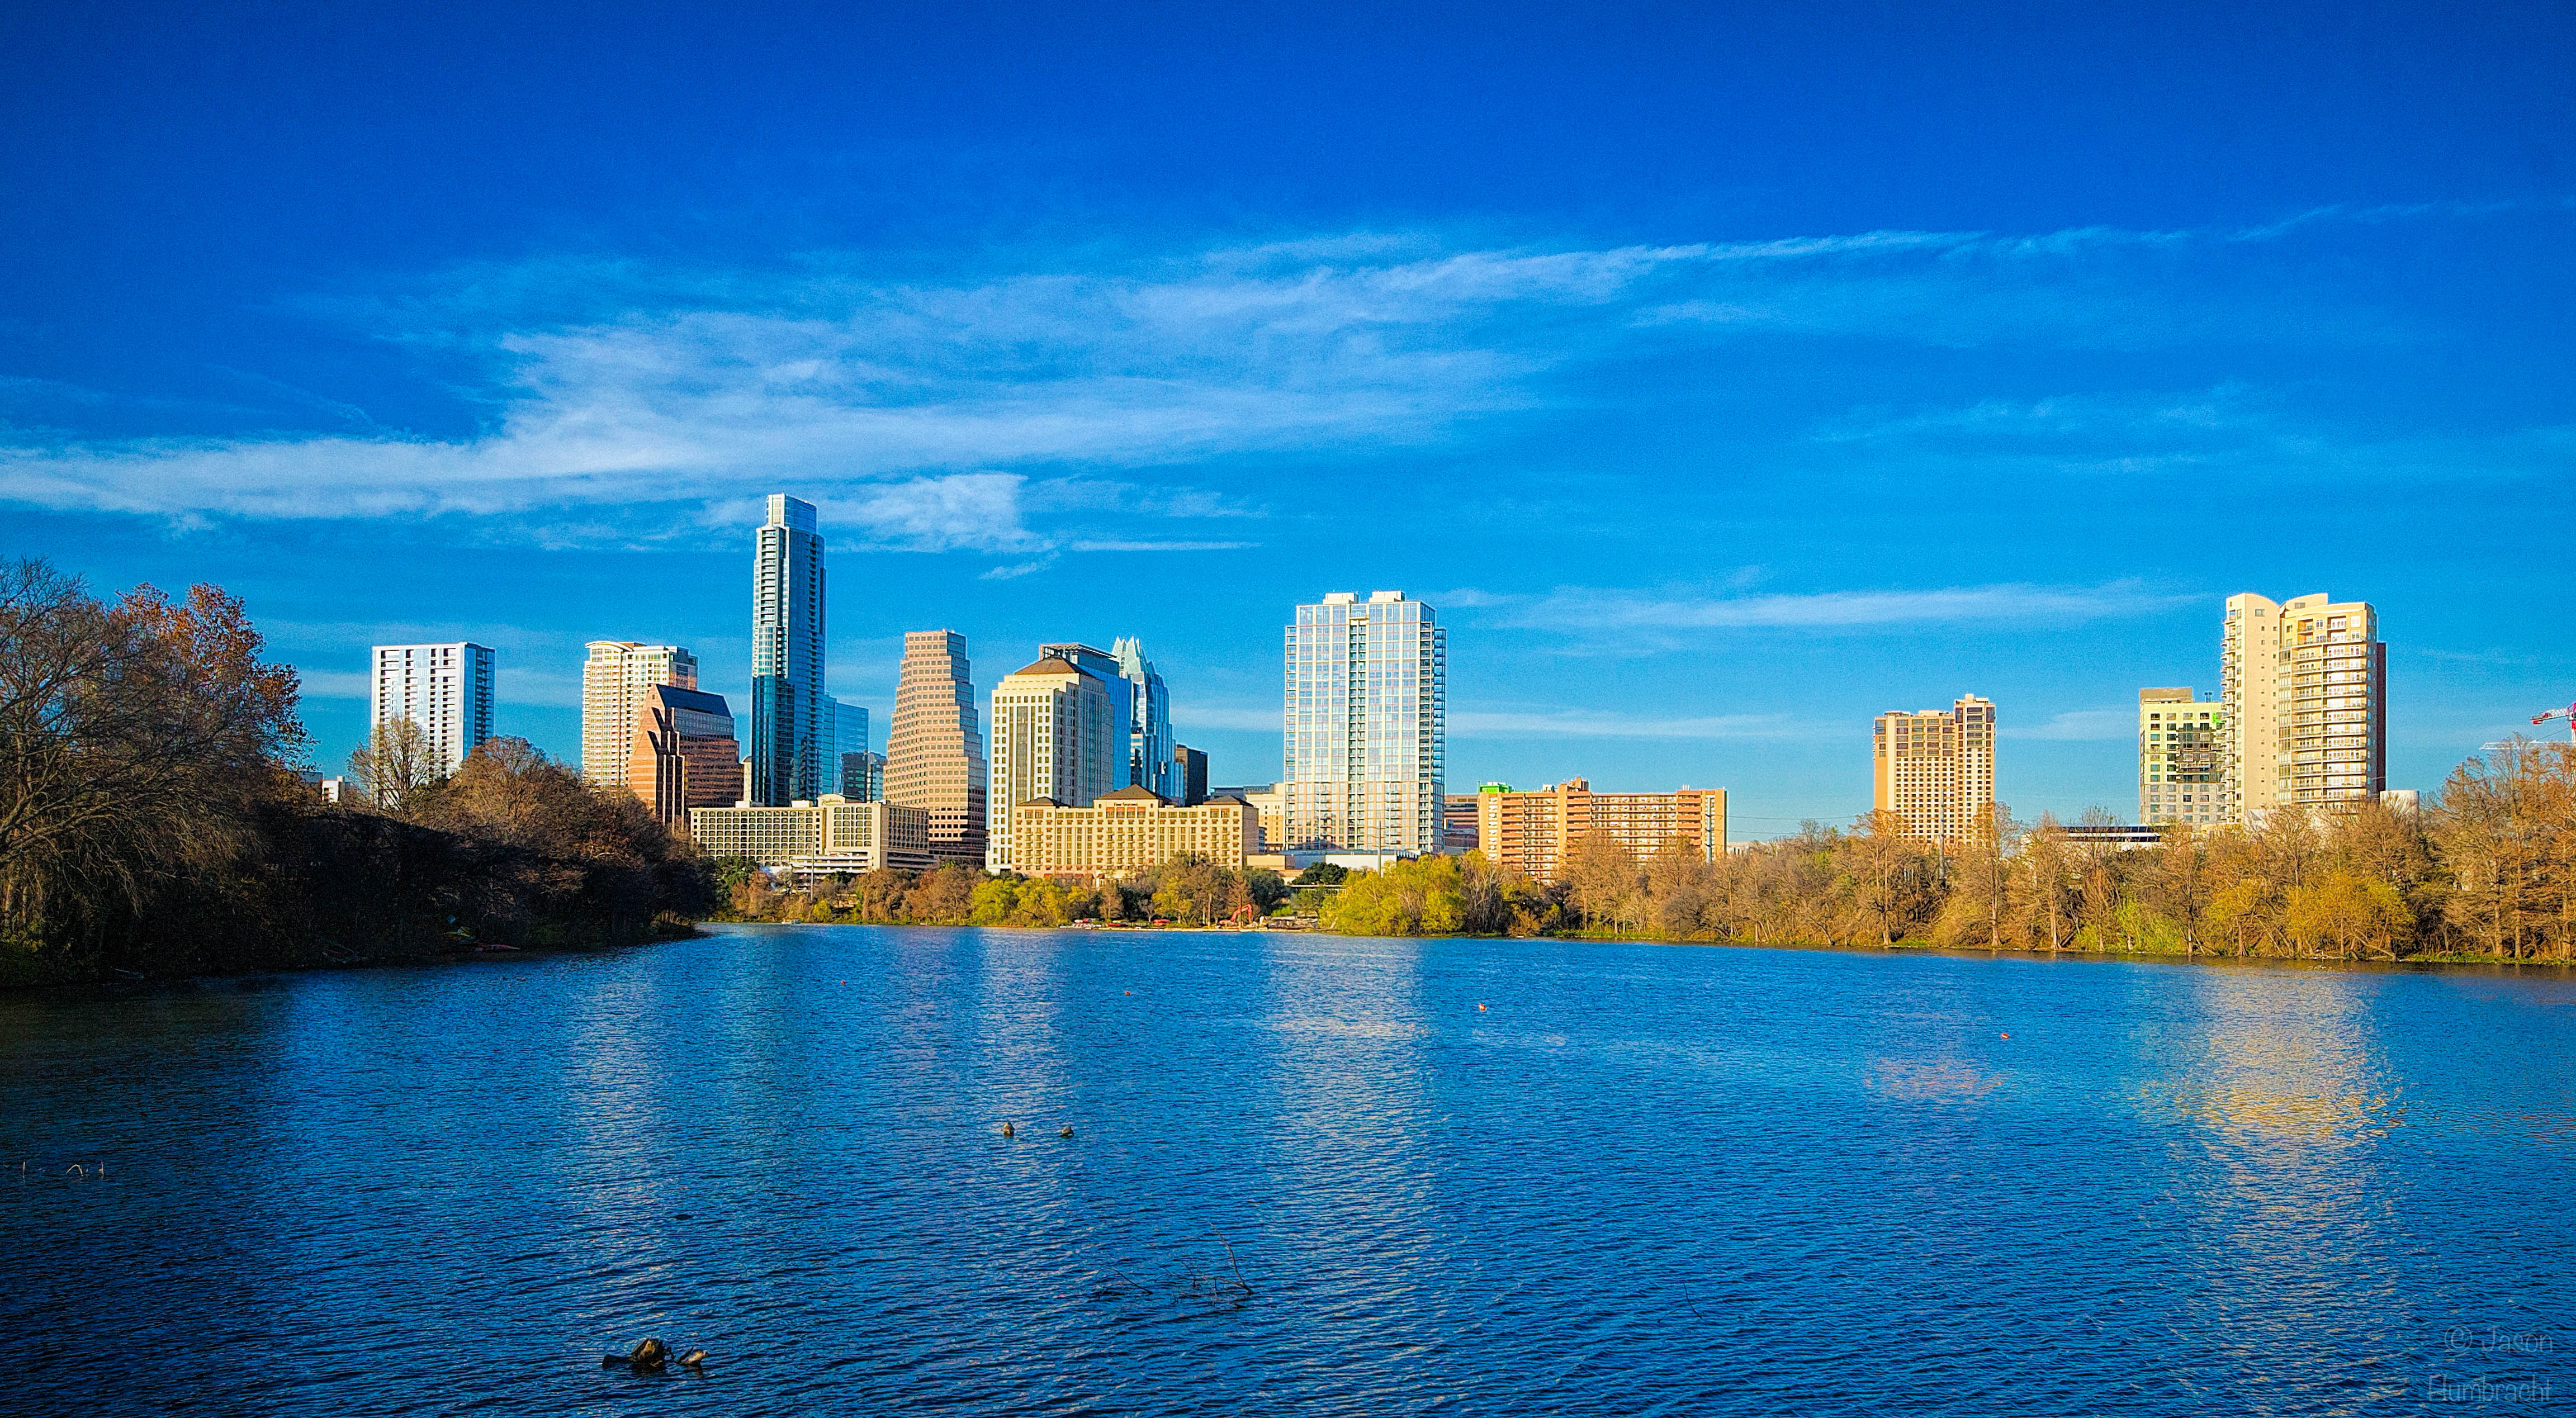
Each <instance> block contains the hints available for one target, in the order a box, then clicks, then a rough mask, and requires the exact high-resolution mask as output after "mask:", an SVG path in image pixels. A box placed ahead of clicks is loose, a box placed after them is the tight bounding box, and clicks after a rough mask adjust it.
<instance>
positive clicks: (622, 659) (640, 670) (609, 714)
mask: <svg viewBox="0 0 2576 1418" xmlns="http://www.w3.org/2000/svg"><path fill="white" fill-rule="evenodd" d="M589 648H590V658H589V659H588V660H585V661H583V662H582V666H581V776H582V777H584V778H586V779H588V780H589V781H591V782H592V783H594V784H597V785H598V786H600V787H603V788H605V787H621V788H622V787H625V786H627V776H628V774H627V760H628V758H629V756H630V754H631V753H632V752H633V749H634V744H635V716H636V715H637V714H640V713H642V712H643V709H644V700H645V697H646V696H647V695H649V694H651V693H652V692H653V686H655V685H657V684H668V685H677V686H678V687H680V688H682V689H695V688H697V687H698V659H697V657H696V656H695V655H692V654H690V653H689V652H688V651H686V650H683V649H681V648H680V647H679V646H677V645H644V644H639V643H637V642H635V641H633V640H593V641H592V642H590V647H589Z"/></svg>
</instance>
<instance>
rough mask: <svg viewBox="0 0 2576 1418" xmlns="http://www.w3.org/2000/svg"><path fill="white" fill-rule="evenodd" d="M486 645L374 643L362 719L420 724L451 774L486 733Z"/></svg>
mask: <svg viewBox="0 0 2576 1418" xmlns="http://www.w3.org/2000/svg"><path fill="white" fill-rule="evenodd" d="M494 663H495V661H494V656H493V654H492V647H491V646H489V645H477V644H475V643H473V642H472V641H470V640H461V641H456V642H453V643H449V644H441V645H378V646H376V647H375V674H374V676H373V678H372V679H370V680H369V682H368V684H367V722H368V723H369V724H370V725H383V724H388V723H391V722H393V721H394V720H396V719H408V720H410V721H411V722H413V723H415V724H417V725H419V726H420V731H421V736H422V737H423V738H425V739H427V740H428V741H429V748H430V751H431V752H432V753H434V754H436V755H437V756H438V761H439V764H440V767H441V769H442V770H443V771H445V772H448V773H453V772H455V771H456V770H457V769H459V768H461V767H463V766H464V765H465V760H466V758H467V756H468V755H470V754H472V753H473V752H474V750H475V749H477V748H480V747H482V746H483V743H484V741H485V740H487V739H489V738H491V737H492V671H493V666H494Z"/></svg>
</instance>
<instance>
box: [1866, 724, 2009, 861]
mask: <svg viewBox="0 0 2576 1418" xmlns="http://www.w3.org/2000/svg"><path fill="white" fill-rule="evenodd" d="M1871 758H1872V767H1873V770H1874V772H1873V779H1874V793H1873V801H1874V803H1875V805H1876V806H1877V808H1878V810H1879V811H1881V812H1892V813H1895V814H1896V815H1897V816H1899V817H1901V818H1903V819H1905V830H1906V831H1907V832H1908V833H1910V834H1911V835H1913V836H1916V837H1920V838H1923V839H1924V840H1926V841H1930V842H1940V843H1964V842H1969V841H1972V840H1974V835H1975V834H1976V833H1978V832H1980V831H1983V830H1985V829H1986V828H1987V826H1988V825H1989V824H1991V823H1992V822H1993V821H1994V812H1995V706H1994V702H1993V701H1992V700H1987V699H1981V698H1978V697H1977V696H1976V695H1973V694H1963V695H1960V696H1959V698H1958V699H1957V700H1956V701H1954V702H1953V703H1952V704H1951V705H1950V707H1949V709H1948V710H1947V711H1943V710H1940V709H1918V710H1916V711H1915V712H1913V713H1911V714H1907V713H1902V712H1898V713H1889V714H1881V715H1879V716H1878V724H1877V728H1876V731H1875V733H1874V735H1873V751H1872V755H1871Z"/></svg>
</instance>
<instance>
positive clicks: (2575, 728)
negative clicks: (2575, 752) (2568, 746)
mask: <svg viewBox="0 0 2576 1418" xmlns="http://www.w3.org/2000/svg"><path fill="white" fill-rule="evenodd" d="M2552 719H2564V720H2566V721H2567V739H2568V741H2569V742H2570V743H2576V704H2570V705H2568V706H2567V707H2566V708H2564V709H2552V710H2550V711H2549V712H2548V713H2546V714H2534V715H2532V716H2531V722H2533V723H2535V724H2546V723H2548V722H2549V721H2550V720H2552Z"/></svg>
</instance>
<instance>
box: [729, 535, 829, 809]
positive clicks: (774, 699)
mask: <svg viewBox="0 0 2576 1418" xmlns="http://www.w3.org/2000/svg"><path fill="white" fill-rule="evenodd" d="M756 546H757V550H756V551H755V553H754V555H753V558H752V571H751V800H752V801H753V802H754V803H756V804H760V805H762V806H767V807H783V806H785V805H786V804H788V803H790V802H793V801H795V800H796V799H799V798H806V799H812V798H817V797H820V796H822V795H823V794H824V793H827V792H830V791H832V790H833V789H834V788H835V787H837V786H839V779H840V763H839V761H838V759H839V752H840V744H839V740H840V725H839V722H838V719H837V717H836V716H837V711H838V706H837V705H835V704H834V703H833V702H832V701H831V700H830V699H827V698H825V697H824V695H823V538H822V535H821V534H820V533H818V532H816V531H815V530H814V504H812V503H810V502H806V501H803V500H801V499H799V498H793V497H789V496H787V495H785V494H784V493H772V494H771V495H770V498H769V521H768V522H767V524H765V525H764V526H762V527H761V529H760V532H759V537H758V540H757V543H756ZM827 765H828V766H827Z"/></svg>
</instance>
